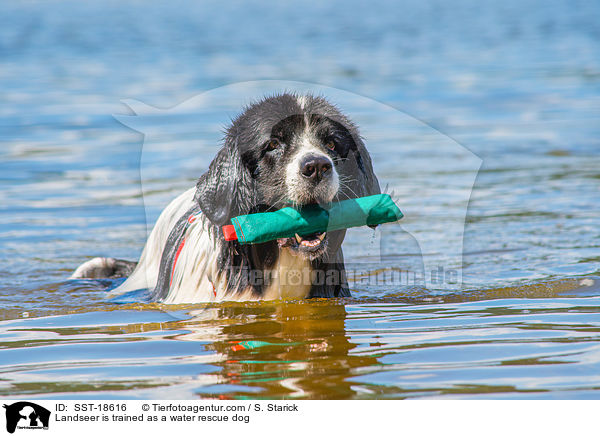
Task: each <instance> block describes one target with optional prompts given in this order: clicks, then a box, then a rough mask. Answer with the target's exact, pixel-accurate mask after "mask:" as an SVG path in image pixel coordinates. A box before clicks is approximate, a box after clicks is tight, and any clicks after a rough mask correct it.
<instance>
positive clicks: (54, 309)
mask: <svg viewBox="0 0 600 436" xmlns="http://www.w3.org/2000/svg"><path fill="white" fill-rule="evenodd" d="M244 5H246V3H244ZM67 12H68V13H67ZM599 12H600V7H599V6H598V3H595V2H581V3H578V4H575V3H573V2H566V1H564V2H563V1H552V2H550V3H548V2H539V4H536V2H528V3H527V4H522V2H518V1H508V2H502V4H496V3H492V2H489V3H484V4H481V3H480V2H475V1H454V2H452V3H448V2H434V1H431V2H418V1H408V2H403V4H402V6H398V5H396V4H395V2H382V3H379V4H377V5H374V4H369V5H368V6H366V5H359V4H355V5H352V7H348V6H347V2H334V3H332V4H327V5H308V4H306V5H302V6H286V5H284V4H280V3H279V2H266V3H265V2H261V3H260V4H259V3H256V4H253V5H250V6H242V3H241V2H240V3H236V2H233V3H229V4H227V5H225V6H224V5H222V4H219V3H218V2H214V3H203V4H202V5H188V4H185V3H178V2H174V1H169V2H154V3H152V4H151V5H147V4H142V3H141V2H135V1H130V2H87V3H85V4H80V3H77V2H68V1H53V2H27V3H22V4H8V3H7V4H2V6H0V24H1V25H0V141H1V145H0V299H1V303H0V318H1V319H3V321H1V322H0V337H1V346H2V349H0V372H1V376H0V395H3V396H11V397H15V396H23V397H28V398H34V397H44V398H84V397H87V398H199V397H200V398H340V399H341V398H419V397H420V398H432V397H433V398H435V397H443V398H582V399H583V398H598V393H597V392H598V389H599V387H600V380H599V378H600V345H599V341H600V334H599V332H600V325H599V324H600V316H599V314H600V269H599V264H600V254H599V250H598V249H599V246H600V219H599V214H598V206H597V205H598V200H600V195H599V194H600V192H599V179H600V170H599V169H598V168H600V165H599V164H600V140H599V139H598V138H600V123H599V121H600V104H599V103H600V44H599V39H600V24H598V23H599V22H598V20H597V19H596V17H597V16H598V13H599ZM233 23H235V24H233ZM263 79H277V80H279V79H285V80H286V81H287V82H285V83H286V84H287V86H289V87H292V88H293V89H303V87H306V86H308V85H305V84H303V83H313V84H319V85H321V86H323V88H319V89H323V90H324V92H325V94H326V95H327V96H329V97H330V98H331V99H332V100H334V101H335V102H337V103H338V104H340V106H341V107H342V109H343V110H344V111H346V112H348V113H350V114H351V116H352V117H353V118H354V119H355V120H356V121H357V122H358V124H359V125H360V126H361V129H362V133H363V136H365V139H366V143H367V145H368V147H369V149H370V151H371V154H372V157H373V161H374V166H375V170H376V172H377V174H378V176H379V179H380V182H381V184H382V186H387V187H388V190H389V191H393V192H394V193H395V198H396V199H397V201H398V203H399V204H400V206H401V208H402V210H403V211H404V212H405V215H406V218H405V219H404V220H403V222H402V225H401V226H395V227H387V228H384V229H380V230H379V231H378V232H379V233H376V234H372V232H371V231H370V230H366V229H364V230H363V229H361V230H353V231H351V232H350V234H349V237H348V240H347V241H346V243H345V255H346V260H347V264H348V266H349V269H351V276H350V278H351V287H352V289H353V297H352V298H351V299H348V300H330V301H305V302H271V303H249V304H232V303H223V304H219V305H208V306H176V307H167V306H161V305H155V304H151V305H147V304H139V303H130V304H121V305H117V304H114V303H112V302H110V301H106V300H105V299H104V296H105V293H106V289H109V288H110V287H113V286H115V285H116V282H113V281H79V282H69V281H66V277H68V275H69V274H70V272H71V271H72V270H73V269H74V268H75V267H76V266H77V265H78V264H79V263H80V262H81V261H83V260H85V259H87V258H90V257H92V256H96V255H110V256H116V257H123V258H130V259H135V258H137V257H138V256H139V253H140V251H141V249H142V246H143V243H144V240H145V236H146V232H147V228H146V218H148V220H149V224H151V223H152V221H153V219H155V218H156V215H157V214H158V213H159V212H160V210H161V208H162V207H163V206H164V204H165V203H166V202H168V200H169V199H170V198H172V197H173V196H174V195H176V194H177V193H178V192H180V191H181V190H183V189H185V188H187V187H188V186H190V185H191V184H193V183H194V181H195V179H196V178H197V177H198V176H199V174H201V173H202V171H203V170H204V169H205V168H206V165H207V164H208V162H209V161H210V158H211V157H212V156H213V155H214V153H215V151H216V149H217V140H216V138H218V137H219V136H220V135H221V134H220V131H221V129H222V127H223V125H224V124H226V123H227V120H228V117H229V116H234V115H235V113H236V111H237V110H238V109H239V108H240V106H241V105H242V104H244V103H247V101H248V99H249V98H250V96H252V95H255V97H258V96H260V94H261V93H262V92H264V91H265V90H270V89H273V88H276V87H277V86H278V83H279V84H280V85H281V82H254V83H251V84H245V85H239V84H238V82H246V81H257V80H263ZM291 81H294V83H292V82H291ZM300 82H303V83H300ZM224 86H225V88H222V87H224ZM219 87H221V88H219ZM215 88H219V89H218V90H217V91H211V93H209V96H210V97H211V99H212V100H211V99H208V100H205V102H204V103H202V99H201V98H200V97H195V96H197V95H198V94H201V93H204V92H206V91H210V90H213V89H215ZM123 99H137V100H140V101H142V102H145V103H147V104H149V105H153V106H157V107H159V108H162V109H168V108H171V107H173V106H176V105H178V104H179V103H181V102H183V101H188V104H187V105H186V104H184V105H180V106H177V107H176V108H175V109H173V110H161V111H158V112H156V113H154V115H149V118H144V117H139V118H136V120H131V118H132V117H129V120H130V121H129V124H134V125H137V126H138V127H140V126H142V127H143V128H140V130H141V131H144V133H146V138H145V139H146V141H144V137H143V136H142V135H141V134H140V133H139V132H136V131H134V130H131V129H128V128H127V127H125V126H124V125H123V124H121V123H120V122H119V121H117V120H116V119H115V118H114V117H113V116H112V115H113V114H120V117H119V119H120V120H122V121H124V120H125V118H124V116H126V115H127V114H129V115H130V114H131V112H130V110H129V109H127V108H126V107H125V106H124V105H123V104H122V103H121V102H120V101H121V100H123ZM188 99H191V100H188ZM206 101H209V103H210V104H207V103H206ZM375 102H380V103H375ZM128 103H129V104H130V105H132V106H134V107H137V108H138V109H139V107H140V106H139V104H136V103H135V102H132V101H130V100H128ZM136 105H137V106H136ZM392 108H394V109H392ZM142 112H144V111H143V110H142ZM136 123H137V124H136ZM479 165H481V168H479ZM472 182H474V187H473V190H472V192H471V190H470V188H469V184H470V183H471V184H472ZM469 199H470V202H468V209H467V202H466V201H467V200H469ZM465 212H466V227H465V230H464V246H462V247H461V246H460V245H457V241H459V242H460V241H462V239H463V238H462V233H461V232H462V228H461V227H460V226H457V223H460V222H461V219H462V218H461V217H462V215H464V214H465ZM458 249H460V251H463V250H464V258H462V262H461V261H459V260H460V259H458V260H457V258H456V252H457V250H458ZM373 252H375V253H376V254H377V255H378V256H379V257H377V258H375V257H373ZM432 265H433V266H437V265H444V266H445V267H446V268H448V269H449V270H452V271H455V272H457V273H459V274H460V276H462V281H463V286H458V285H457V284H455V283H446V282H444V283H441V284H439V286H429V288H427V287H425V286H424V285H425V284H426V283H423V282H422V281H418V280H417V281H415V282H411V281H410V280H404V279H403V278H400V279H399V280H398V283H396V282H393V284H392V285H390V282H389V281H384V282H379V281H377V280H372V279H373V278H374V277H379V276H381V275H382V274H383V275H385V273H389V272H391V271H397V270H408V271H417V272H418V271H421V272H423V273H424V274H425V275H427V274H428V270H429V269H431V268H430V267H431V266H432Z"/></svg>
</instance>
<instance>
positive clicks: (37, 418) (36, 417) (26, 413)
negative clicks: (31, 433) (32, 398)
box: [4, 401, 50, 433]
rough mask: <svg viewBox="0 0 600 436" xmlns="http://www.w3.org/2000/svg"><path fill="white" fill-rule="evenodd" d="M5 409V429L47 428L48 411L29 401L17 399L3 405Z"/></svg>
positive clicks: (9, 430) (12, 430) (11, 431)
mask: <svg viewBox="0 0 600 436" xmlns="http://www.w3.org/2000/svg"><path fill="white" fill-rule="evenodd" d="M4 408H5V409H6V431H8V432H9V433H14V432H15V430H16V429H17V428H18V429H28V430H36V429H43V430H48V423H49V421H50V411H49V410H48V409H46V408H44V407H42V406H38V405H37V404H35V403H30V402H29V401H19V402H17V403H13V404H11V405H7V404H5V405H4Z"/></svg>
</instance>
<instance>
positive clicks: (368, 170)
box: [354, 137, 381, 196]
mask: <svg viewBox="0 0 600 436" xmlns="http://www.w3.org/2000/svg"><path fill="white" fill-rule="evenodd" d="M354 142H355V143H356V149H355V150H354V158H355V160H356V165H357V166H358V170H359V171H360V173H361V174H362V175H363V176H364V185H363V186H364V194H363V195H364V196H366V195H375V194H381V188H380V187H379V180H377V176H376V175H375V171H373V163H372V162H371V156H370V155H369V152H368V151H367V147H365V144H363V142H362V140H361V139H360V137H356V138H354Z"/></svg>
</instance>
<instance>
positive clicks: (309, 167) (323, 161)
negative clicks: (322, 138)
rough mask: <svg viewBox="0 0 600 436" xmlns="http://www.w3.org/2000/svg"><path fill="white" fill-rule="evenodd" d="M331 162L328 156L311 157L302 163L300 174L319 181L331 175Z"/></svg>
mask: <svg viewBox="0 0 600 436" xmlns="http://www.w3.org/2000/svg"><path fill="white" fill-rule="evenodd" d="M330 170H331V160H330V159H329V158H328V157H327V156H318V155H309V156H306V157H305V158H304V159H302V161H301V162H300V172H301V173H302V175H303V176H304V177H306V178H307V179H310V180H313V181H319V180H321V179H322V178H324V177H327V176H328V175H329V174H330Z"/></svg>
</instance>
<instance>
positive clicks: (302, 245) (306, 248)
mask: <svg viewBox="0 0 600 436" xmlns="http://www.w3.org/2000/svg"><path fill="white" fill-rule="evenodd" d="M277 242H278V243H279V246H280V247H282V248H283V247H289V248H290V249H292V251H295V252H298V253H301V254H304V255H306V256H307V257H310V258H311V259H315V258H317V257H319V256H320V255H321V254H323V252H324V251H325V248H327V232H322V233H311V234H310V235H302V236H301V235H299V234H297V233H296V235H295V236H294V237H293V238H280V239H278V240H277Z"/></svg>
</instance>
